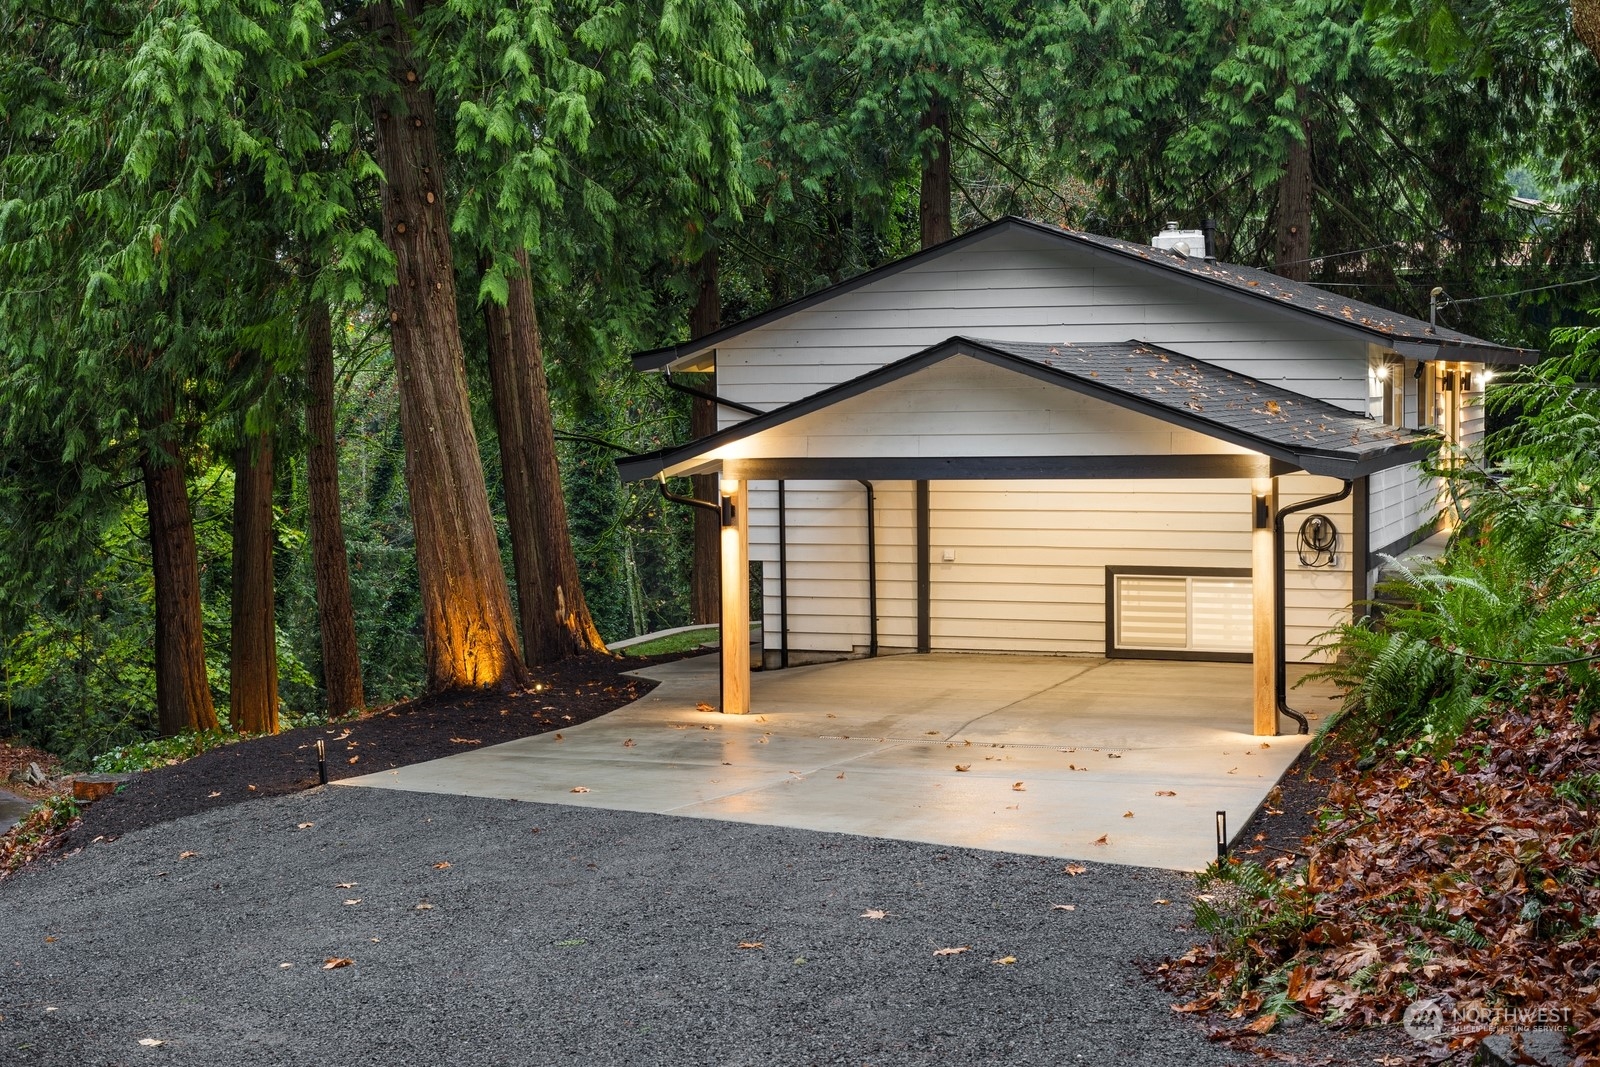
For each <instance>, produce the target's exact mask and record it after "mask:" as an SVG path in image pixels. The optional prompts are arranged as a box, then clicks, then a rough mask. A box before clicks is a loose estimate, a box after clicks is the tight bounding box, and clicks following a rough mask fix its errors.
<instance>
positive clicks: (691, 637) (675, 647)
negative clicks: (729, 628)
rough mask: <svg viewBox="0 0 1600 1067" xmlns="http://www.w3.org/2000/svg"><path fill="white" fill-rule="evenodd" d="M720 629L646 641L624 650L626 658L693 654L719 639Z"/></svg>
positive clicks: (707, 629)
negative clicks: (682, 653) (680, 653)
mask: <svg viewBox="0 0 1600 1067" xmlns="http://www.w3.org/2000/svg"><path fill="white" fill-rule="evenodd" d="M717 633H718V628H717V627H715V626H703V627H701V628H699V629H697V630H686V631H684V632H683V633H681V634H669V635H667V636H666V637H658V638H656V639H655V640H654V641H646V642H644V643H643V644H641V645H629V646H628V647H627V648H625V649H623V650H622V654H623V655H624V656H666V655H670V654H672V653H674V652H693V651H694V650H695V649H697V648H700V647H701V646H702V645H705V644H706V643H708V642H714V641H716V639H717Z"/></svg>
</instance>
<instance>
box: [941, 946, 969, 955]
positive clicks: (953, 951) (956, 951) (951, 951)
mask: <svg viewBox="0 0 1600 1067" xmlns="http://www.w3.org/2000/svg"><path fill="white" fill-rule="evenodd" d="M970 950H971V949H970V946H967V945H958V946H956V947H955V948H936V949H934V950H933V954H934V955H935V956H959V955H961V954H962V953H963V952H968V951H970Z"/></svg>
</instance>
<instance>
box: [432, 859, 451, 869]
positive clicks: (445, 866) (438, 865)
mask: <svg viewBox="0 0 1600 1067" xmlns="http://www.w3.org/2000/svg"><path fill="white" fill-rule="evenodd" d="M449 867H450V861H449V860H443V861H441V862H439V863H435V864H434V865H433V869H434V870H436V871H443V870H447V869H449Z"/></svg>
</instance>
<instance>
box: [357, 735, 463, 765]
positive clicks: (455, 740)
mask: <svg viewBox="0 0 1600 1067" xmlns="http://www.w3.org/2000/svg"><path fill="white" fill-rule="evenodd" d="M450 743H451V744H452V745H481V744H483V740H482V739H481V738H477V737H452V738H451V739H450ZM350 762H351V763H354V762H355V760H351V761H350Z"/></svg>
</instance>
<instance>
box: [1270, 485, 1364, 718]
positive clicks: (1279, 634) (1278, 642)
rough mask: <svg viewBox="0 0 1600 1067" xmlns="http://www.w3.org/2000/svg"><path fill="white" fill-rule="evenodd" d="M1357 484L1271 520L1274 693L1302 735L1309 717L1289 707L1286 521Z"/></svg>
mask: <svg viewBox="0 0 1600 1067" xmlns="http://www.w3.org/2000/svg"><path fill="white" fill-rule="evenodd" d="M1355 484H1356V483H1355V482H1354V481H1353V480H1352V479H1349V478H1346V479H1345V482H1344V488H1343V489H1340V490H1339V491H1338V492H1337V493H1329V494H1328V495H1327V496H1318V497H1312V498H1311V499H1310V500H1302V501H1300V503H1298V504H1290V505H1289V506H1288V507H1285V508H1279V509H1278V514H1277V517H1276V518H1274V519H1273V520H1272V548H1273V551H1274V553H1275V554H1276V558H1275V559H1274V560H1273V563H1272V584H1273V594H1274V595H1273V601H1274V603H1273V619H1272V655H1273V658H1274V659H1275V660H1276V661H1277V662H1276V667H1277V671H1276V674H1277V682H1276V687H1277V691H1276V693H1275V696H1276V698H1277V704H1278V713H1279V714H1280V715H1287V716H1289V718H1291V719H1293V720H1294V721H1295V722H1297V723H1299V724H1300V732H1301V733H1303V734H1309V733H1310V732H1311V723H1310V722H1308V721H1307V720H1306V717H1305V716H1304V715H1302V714H1300V713H1299V712H1298V711H1295V710H1294V709H1293V708H1291V707H1290V706H1289V677H1288V669H1287V668H1288V661H1289V639H1288V629H1289V624H1288V609H1287V606H1286V605H1285V604H1284V586H1285V584H1286V577H1287V575H1286V569H1285V567H1284V565H1283V554H1284V551H1285V547H1286V546H1285V544H1284V520H1285V519H1287V518H1288V517H1289V516H1290V515H1293V514H1294V513H1295V512H1297V511H1310V510H1311V509H1312V508H1320V507H1326V506H1327V505H1329V504H1337V503H1338V502H1339V501H1341V500H1343V499H1345V498H1346V497H1348V496H1349V495H1350V491H1351V490H1352V489H1354V488H1355ZM1357 565H1358V561H1356V560H1354V559H1352V561H1351V567H1352V572H1351V573H1352V574H1354V573H1355V572H1354V570H1353V568H1354V567H1355V566H1357Z"/></svg>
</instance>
